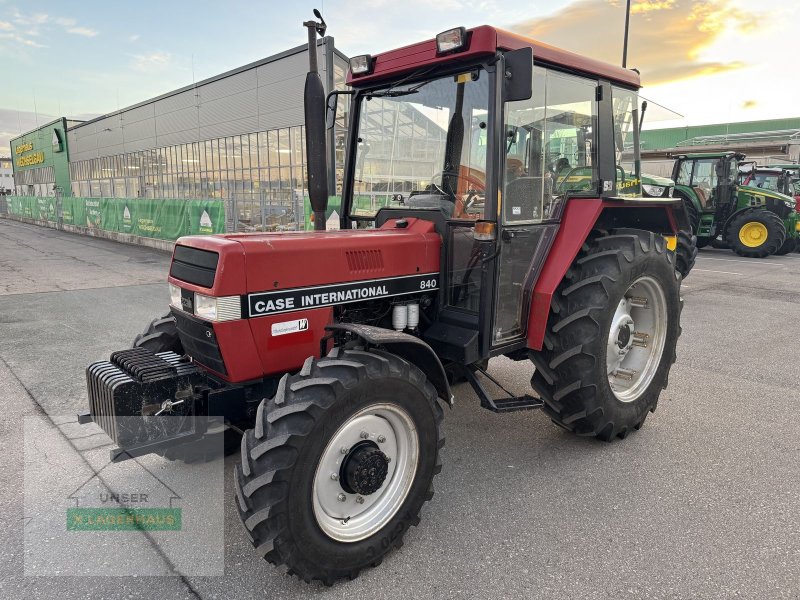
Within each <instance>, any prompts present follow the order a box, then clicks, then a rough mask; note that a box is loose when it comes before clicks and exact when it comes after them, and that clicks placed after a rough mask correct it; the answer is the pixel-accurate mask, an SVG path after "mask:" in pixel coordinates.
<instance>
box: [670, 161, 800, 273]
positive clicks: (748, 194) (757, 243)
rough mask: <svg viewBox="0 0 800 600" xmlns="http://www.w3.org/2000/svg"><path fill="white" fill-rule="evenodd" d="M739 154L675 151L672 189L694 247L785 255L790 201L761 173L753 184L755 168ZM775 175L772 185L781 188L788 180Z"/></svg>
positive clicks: (790, 231)
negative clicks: (679, 200)
mask: <svg viewBox="0 0 800 600" xmlns="http://www.w3.org/2000/svg"><path fill="white" fill-rule="evenodd" d="M745 158H746V157H745V155H744V154H740V153H737V152H720V153H702V154H682V155H678V156H676V157H675V163H674V165H673V170H672V178H673V179H674V180H675V194H676V196H678V197H680V198H682V199H683V202H684V205H685V207H686V212H687V214H688V216H689V220H690V222H691V223H692V230H693V231H694V232H695V234H696V235H697V245H698V247H703V246H705V245H707V244H709V243H712V242H713V243H714V244H715V245H716V246H719V247H730V248H732V249H733V250H734V251H735V252H736V253H737V254H739V255H741V256H747V257H752V258H764V257H766V256H769V255H771V254H785V253H786V252H789V251H791V249H793V248H794V246H796V244H797V242H796V239H797V213H796V212H795V210H794V209H795V202H794V200H793V199H792V198H791V197H788V196H786V195H785V194H784V193H781V192H779V191H777V190H773V189H771V184H769V182H768V179H767V178H766V174H764V178H763V179H762V185H755V184H757V182H758V180H757V179H756V177H755V175H754V174H755V173H756V172H757V167H755V165H754V164H753V163H752V162H748V163H745ZM746 165H750V166H749V167H746ZM740 170H741V171H742V172H740ZM745 171H746V173H747V175H745ZM781 177H782V176H781V174H780V173H779V172H777V171H776V173H775V178H776V179H775V185H776V186H777V185H781V186H784V187H785V186H786V185H787V183H788V180H786V179H785V178H784V179H780V178H781ZM779 180H780V181H779ZM745 182H747V183H745Z"/></svg>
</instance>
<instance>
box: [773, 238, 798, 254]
mask: <svg viewBox="0 0 800 600" xmlns="http://www.w3.org/2000/svg"><path fill="white" fill-rule="evenodd" d="M795 250H797V238H790V237H787V238H786V241H785V242H783V246H781V247H780V248H778V251H777V252H776V253H775V255H776V256H784V255H786V254H789V252H794V251H795Z"/></svg>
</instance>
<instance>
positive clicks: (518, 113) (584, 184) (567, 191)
mask: <svg viewBox="0 0 800 600" xmlns="http://www.w3.org/2000/svg"><path fill="white" fill-rule="evenodd" d="M597 85H598V83H597V81H596V80H593V79H588V78H583V77H578V76H575V75H568V74H565V73H560V72H557V71H552V70H548V69H544V68H542V67H534V69H533V91H532V94H531V97H530V98H529V99H526V100H520V101H515V102H506V103H505V105H504V116H503V119H504V131H503V137H504V144H503V150H504V152H503V156H502V158H503V160H502V161H501V167H500V168H501V174H500V177H498V180H499V184H500V200H499V209H498V226H499V236H498V237H499V239H498V241H497V253H498V255H497V259H496V264H497V268H496V270H495V290H494V292H495V294H494V295H495V297H494V315H493V327H492V331H491V345H492V350H493V352H494V353H495V354H499V353H501V352H502V350H503V349H504V348H505V347H508V346H514V345H515V344H518V343H519V342H520V341H522V340H523V339H524V338H525V335H526V333H527V324H528V316H529V313H530V304H531V295H532V293H533V288H534V285H535V284H536V280H537V279H538V277H539V273H540V271H541V269H542V266H543V265H544V261H545V259H546V257H547V253H548V251H549V249H550V246H551V244H552V242H553V240H554V239H555V236H556V233H557V232H558V221H559V219H560V217H561V212H562V210H563V206H564V202H565V201H566V198H567V197H568V196H574V195H586V194H592V193H596V192H593V191H592V190H596V189H597V187H598V184H599V182H598V174H597V161H596V153H597V139H596V137H597V113H598V104H597V102H598V101H597ZM560 173H561V174H562V175H561V176H559V174H560ZM563 173H570V174H575V173H579V175H568V176H564V175H563Z"/></svg>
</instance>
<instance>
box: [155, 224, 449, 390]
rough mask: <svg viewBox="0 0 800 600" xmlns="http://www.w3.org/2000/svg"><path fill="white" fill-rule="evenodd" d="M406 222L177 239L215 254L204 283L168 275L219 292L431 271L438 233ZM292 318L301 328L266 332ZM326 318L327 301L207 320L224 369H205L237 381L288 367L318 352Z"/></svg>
mask: <svg viewBox="0 0 800 600" xmlns="http://www.w3.org/2000/svg"><path fill="white" fill-rule="evenodd" d="M406 221H407V223H408V225H407V227H404V228H401V227H397V226H396V224H397V220H396V219H393V220H390V221H387V222H386V223H385V224H384V226H383V227H382V228H380V229H370V230H364V229H362V230H342V231H328V232H317V233H311V232H309V233H306V232H297V233H294V232H283V233H253V234H229V235H219V236H197V237H194V236H193V237H185V238H181V239H179V240H178V242H177V245H180V246H189V247H193V248H199V249H202V250H209V251H212V252H216V253H218V254H219V260H218V263H217V270H216V275H215V278H214V283H213V285H212V286H211V287H210V288H205V287H202V286H198V285H193V284H191V283H189V282H186V281H183V280H180V279H177V278H175V277H173V276H171V275H170V277H169V281H170V283H173V284H175V285H177V286H179V287H181V288H183V289H185V290H190V291H193V292H197V293H200V294H205V295H208V296H215V297H219V296H246V295H247V294H253V293H259V292H277V291H281V290H292V289H298V288H305V287H313V288H314V291H320V289H319V288H322V290H321V291H324V286H326V285H332V284H341V283H349V282H359V281H370V280H379V279H382V278H397V277H402V276H405V275H421V274H425V273H434V274H436V276H437V277H438V274H439V270H440V252H441V238H440V236H439V234H437V233H436V232H435V230H434V226H433V223H431V222H429V221H423V220H420V219H415V218H408V219H406ZM243 316H247V315H243ZM297 319H308V323H307V329H305V330H303V331H300V332H297V333H293V334H292V335H273V333H272V325H273V324H275V323H283V322H287V321H292V320H297ZM332 322H333V308H332V307H331V306H327V307H321V308H307V309H298V310H291V311H284V312H281V313H279V314H270V315H266V316H257V317H253V318H243V319H240V320H235V321H222V322H215V323H213V330H214V336H215V337H216V340H217V344H218V345H219V350H220V353H221V354H222V356H223V357H224V359H225V366H226V368H227V371H228V372H227V374H222V373H218V372H215V371H213V370H212V372H215V374H216V375H218V376H219V377H222V378H223V379H225V380H226V381H230V382H243V381H249V380H253V379H258V378H261V377H264V376H266V375H273V374H277V373H286V372H291V371H296V370H298V369H299V368H300V367H301V366H302V364H303V361H305V359H306V358H308V357H309V356H316V357H319V356H320V343H321V341H322V338H323V337H324V336H325V335H326V332H325V326H326V325H329V324H331V323H332ZM198 362H200V361H198ZM205 366H206V365H204V367H205ZM210 370H211V369H210Z"/></svg>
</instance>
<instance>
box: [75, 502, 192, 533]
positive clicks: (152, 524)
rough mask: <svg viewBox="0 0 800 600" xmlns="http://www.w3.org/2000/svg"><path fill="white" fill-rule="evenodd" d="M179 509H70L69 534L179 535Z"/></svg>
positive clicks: (180, 515)
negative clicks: (115, 532) (92, 532)
mask: <svg viewBox="0 0 800 600" xmlns="http://www.w3.org/2000/svg"><path fill="white" fill-rule="evenodd" d="M181 512H182V510H181V509H180V508H123V507H115V508H81V507H73V508H68V509H67V531H179V530H180V528H181V524H182V522H181V517H182V514H181Z"/></svg>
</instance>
